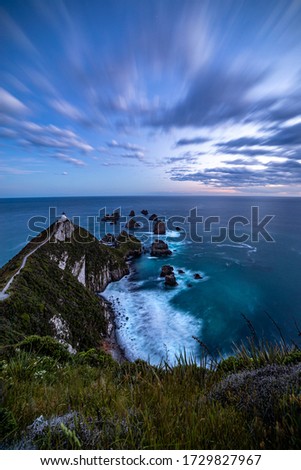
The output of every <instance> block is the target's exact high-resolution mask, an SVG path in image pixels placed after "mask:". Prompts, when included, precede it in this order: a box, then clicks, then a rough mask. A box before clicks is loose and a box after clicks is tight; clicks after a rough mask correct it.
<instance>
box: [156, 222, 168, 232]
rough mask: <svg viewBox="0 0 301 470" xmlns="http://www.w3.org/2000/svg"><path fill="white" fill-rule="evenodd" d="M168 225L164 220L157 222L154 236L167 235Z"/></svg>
mask: <svg viewBox="0 0 301 470" xmlns="http://www.w3.org/2000/svg"><path fill="white" fill-rule="evenodd" d="M165 233H166V225H165V222H164V221H163V220H157V221H155V223H154V234H155V235H165Z"/></svg>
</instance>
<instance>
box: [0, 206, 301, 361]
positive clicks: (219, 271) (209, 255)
mask: <svg viewBox="0 0 301 470" xmlns="http://www.w3.org/2000/svg"><path fill="white" fill-rule="evenodd" d="M252 206H257V207H258V208H259V219H260V220H261V219H262V218H263V217H264V216H266V215H273V216H274V218H273V219H272V220H271V221H270V223H269V224H268V225H267V227H266V228H267V230H268V232H269V234H270V236H271V237H272V238H273V240H274V241H273V242H267V241H266V240H264V239H263V238H262V237H259V241H255V240H253V241H252V239H251V238H250V237H249V239H248V240H246V241H244V242H240V243H234V242H233V241H231V239H229V237H228V238H227V239H226V240H224V241H223V242H221V243H212V241H211V237H212V234H215V235H217V233H218V231H219V229H220V227H223V226H226V225H227V222H228V220H229V219H230V218H231V217H233V216H235V215H239V216H244V217H246V218H248V219H250V216H251V207H252ZM49 207H55V208H56V212H57V214H58V215H59V214H60V213H61V212H62V211H65V212H66V213H67V215H68V216H69V217H74V216H76V217H79V218H80V219H79V220H78V222H80V224H81V225H83V226H85V227H86V228H88V229H89V230H90V231H92V232H93V231H94V228H95V234H96V236H97V237H99V236H102V235H103V234H104V233H105V230H107V231H112V230H113V227H112V226H110V225H109V224H104V223H98V222H97V223H96V225H95V227H94V223H93V217H96V216H97V215H98V214H99V210H100V209H102V208H104V207H106V212H110V213H111V212H112V211H113V210H114V209H117V208H119V207H120V208H121V213H122V215H128V214H129V212H130V210H131V209H134V210H135V211H136V213H137V214H140V211H141V210H142V209H147V210H148V211H149V213H150V214H151V213H153V212H155V213H156V214H158V215H160V216H165V217H171V216H177V215H178V216H182V217H187V216H188V215H189V210H190V209H192V208H197V210H198V214H199V215H201V216H203V219H205V218H206V217H209V216H219V217H220V220H221V221H220V223H219V224H218V223H216V224H215V225H214V227H215V229H214V231H213V233H211V232H207V233H204V230H203V229H204V224H201V223H200V224H199V225H198V234H199V235H203V237H204V240H203V242H202V243H201V242H195V241H193V240H192V239H191V237H190V236H189V233H188V232H189V225H188V223H187V220H186V222H185V223H184V225H183V228H184V229H185V232H187V236H186V238H185V239H184V240H183V239H182V238H183V237H182V236H181V233H180V232H177V231H175V230H168V232H167V235H166V236H165V237H162V238H163V239H164V240H166V241H167V243H168V244H169V247H170V248H171V249H172V250H173V254H172V256H171V257H170V258H168V259H166V260H160V259H156V258H151V257H150V255H149V253H146V254H144V255H143V256H142V257H141V258H140V259H138V260H137V261H135V263H134V264H133V265H132V266H131V274H130V275H129V276H127V277H126V278H124V279H122V280H121V281H119V282H117V283H113V284H111V285H110V286H109V287H108V288H107V289H106V291H105V293H104V295H105V296H106V297H107V298H108V299H109V300H111V301H112V302H113V304H114V307H115V310H116V316H117V326H118V330H117V331H118V337H119V341H120V343H121V344H122V345H123V347H124V348H125V349H126V351H127V354H128V355H129V357H130V358H132V359H135V358H138V357H140V358H143V359H148V360H150V361H151V362H153V363H157V362H159V361H160V360H161V359H162V358H165V359H168V360H170V361H173V359H174V357H175V356H176V355H177V354H179V352H180V351H183V350H184V348H185V350H186V352H187V353H193V354H195V355H197V356H198V355H199V353H200V351H199V345H198V343H197V342H196V341H195V340H194V339H193V338H192V336H196V337H198V338H199V339H200V340H202V341H203V342H204V343H205V344H206V345H207V347H208V348H209V349H210V350H211V351H212V352H216V351H217V350H219V351H221V352H223V353H228V352H229V351H230V350H231V347H232V344H233V342H236V343H237V342H239V341H241V340H242V339H244V338H245V337H246V336H247V335H249V334H250V332H249V330H248V327H247V325H246V322H245V321H244V319H243V318H242V314H243V315H245V316H246V317H247V318H248V319H249V320H251V322H252V324H253V325H254V327H255V329H256V331H257V333H258V335H259V336H264V337H266V338H268V339H276V338H278V331H277V328H276V327H275V325H273V323H272V322H271V320H270V319H269V318H268V316H267V313H268V314H269V315H271V316H272V317H273V319H274V320H275V321H276V322H277V324H278V325H279V327H280V328H281V330H282V332H283V334H284V335H285V337H286V338H287V339H293V340H294V341H297V340H298V331H297V328H296V325H295V323H296V322H297V324H299V326H300V328H301V314H300V312H301V309H300V307H301V294H300V291H301V290H300V280H299V275H300V268H301V245H300V234H301V217H300V216H301V199H300V198H252V197H151V198H150V197H143V198H142V197H140V198H139V197H115V198H112V197H108V198H105V197H99V198H96V197H91V198H42V199H10V200H8V199H2V200H0V227H1V231H0V246H1V254H0V264H1V265H3V264H4V263H5V262H6V261H8V260H9V259H10V258H11V257H13V256H14V255H15V254H16V253H17V252H18V251H19V250H20V249H21V248H22V246H24V245H25V244H26V242H27V239H28V237H29V236H30V235H34V232H33V231H32V230H30V229H29V228H28V220H29V219H30V218H32V217H33V216H41V217H45V218H46V219H45V221H44V222H43V221H42V219H41V220H40V222H39V225H40V227H41V228H40V229H42V228H46V227H47V226H48V224H49ZM89 216H90V217H92V218H91V219H90V220H88V217H89ZM32 223H33V222H32V221H31V224H32ZM174 225H178V222H177V223H175V224H174ZM242 233H245V234H246V235H248V236H250V233H251V231H250V226H249V225H246V226H243V225H241V224H240V225H239V226H237V229H236V234H237V235H241V234H242ZM138 236H139V237H141V239H142V240H143V241H144V243H145V246H146V247H148V246H149V245H150V244H151V242H152V235H151V233H150V228H149V227H147V226H146V224H145V226H144V228H143V229H142V230H140V233H139V232H138ZM163 264H171V265H172V266H173V267H174V269H175V274H176V277H177V281H178V286H177V287H174V288H167V287H165V285H164V280H162V278H160V277H159V274H160V268H161V266H162V265H163ZM178 269H182V270H183V271H185V273H184V274H181V275H180V274H178V273H177V270H178ZM195 273H200V274H201V275H202V277H203V279H201V280H195V279H194V274H195Z"/></svg>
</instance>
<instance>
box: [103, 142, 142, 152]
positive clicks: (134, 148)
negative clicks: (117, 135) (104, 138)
mask: <svg viewBox="0 0 301 470" xmlns="http://www.w3.org/2000/svg"><path fill="white" fill-rule="evenodd" d="M107 146H108V147H110V148H119V149H123V150H132V151H133V152H143V151H144V149H143V148H142V147H139V146H138V145H136V144H129V143H120V142H117V141H116V140H112V141H111V142H107Z"/></svg>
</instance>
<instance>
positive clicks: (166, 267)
mask: <svg viewBox="0 0 301 470" xmlns="http://www.w3.org/2000/svg"><path fill="white" fill-rule="evenodd" d="M169 274H173V267H172V266H170V265H169V264H165V265H164V266H162V268H161V273H160V277H165V276H167V275H169Z"/></svg>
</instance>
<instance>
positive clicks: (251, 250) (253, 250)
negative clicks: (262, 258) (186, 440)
mask: <svg viewBox="0 0 301 470" xmlns="http://www.w3.org/2000/svg"><path fill="white" fill-rule="evenodd" d="M216 246H217V247H218V248H225V247H227V248H245V249H247V250H248V251H249V252H252V253H256V251H257V247H256V246H251V245H248V244H247V243H235V244H230V243H222V244H219V245H216Z"/></svg>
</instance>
